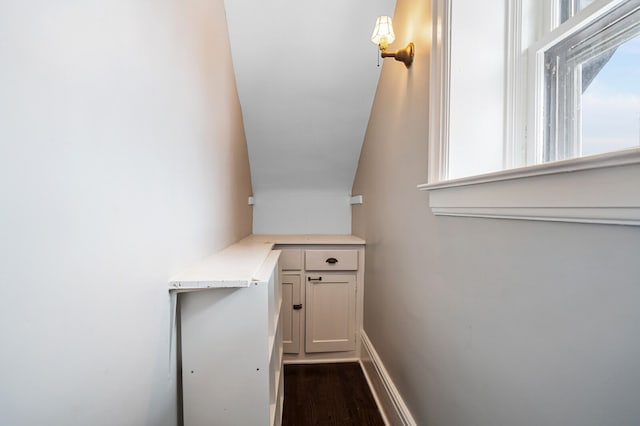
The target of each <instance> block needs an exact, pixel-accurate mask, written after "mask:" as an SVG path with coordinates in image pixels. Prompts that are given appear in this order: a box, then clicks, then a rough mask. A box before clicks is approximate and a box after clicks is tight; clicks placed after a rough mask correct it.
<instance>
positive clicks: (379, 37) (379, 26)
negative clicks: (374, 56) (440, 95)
mask: <svg viewBox="0 0 640 426" xmlns="http://www.w3.org/2000/svg"><path fill="white" fill-rule="evenodd" d="M395 39H396V36H395V34H394V33H393V24H392V23H391V18H390V17H388V16H378V19H377V20H376V27H375V28H374V30H373V35H372V36H371V41H372V42H373V44H377V45H378V47H379V48H380V54H381V56H382V57H383V58H395V60H396V61H400V62H404V64H405V65H406V67H407V68H409V67H410V66H411V63H412V62H413V55H414V46H413V42H411V43H409V44H407V47H405V48H404V49H400V50H396V51H395V52H393V53H387V47H389V43H393V41H394V40H395Z"/></svg>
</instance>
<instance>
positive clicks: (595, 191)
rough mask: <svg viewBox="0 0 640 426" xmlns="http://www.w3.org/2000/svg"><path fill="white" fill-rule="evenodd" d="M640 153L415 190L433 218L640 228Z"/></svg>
mask: <svg viewBox="0 0 640 426" xmlns="http://www.w3.org/2000/svg"><path fill="white" fill-rule="evenodd" d="M638 182H640V148H633V149H629V150H625V151H616V152H611V153H606V154H599V155H593V156H585V157H580V158H574V159H571V160H564V161H555V162H548V163H543V164H537V165H533V166H527V167H520V168H516V169H509V170H502V171H499V172H494V173H487V174H483V175H478V176H470V177H465V178H460V179H453V180H449V181H441V182H436V183H431V184H423V185H418V189H420V190H423V191H429V206H430V207H431V210H432V211H433V213H434V214H435V215H436V216H459V217H481V218H501V219H524V220H543V221H554V222H579V223H599V224H614V225H635V226H640V186H639V185H638Z"/></svg>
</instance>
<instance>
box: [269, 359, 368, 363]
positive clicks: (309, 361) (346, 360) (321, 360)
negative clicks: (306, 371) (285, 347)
mask: <svg viewBox="0 0 640 426" xmlns="http://www.w3.org/2000/svg"><path fill="white" fill-rule="evenodd" d="M358 361H360V359H359V358H324V359H322V358H304V359H303V358H291V359H286V358H285V359H283V360H282V363H283V364H339V363H343V362H358Z"/></svg>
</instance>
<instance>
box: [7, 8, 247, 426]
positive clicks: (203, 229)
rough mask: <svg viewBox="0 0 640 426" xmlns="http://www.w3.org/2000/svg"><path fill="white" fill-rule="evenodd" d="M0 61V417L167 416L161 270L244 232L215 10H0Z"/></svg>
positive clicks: (160, 419) (85, 421)
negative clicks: (0, 345)
mask: <svg viewBox="0 0 640 426" xmlns="http://www.w3.org/2000/svg"><path fill="white" fill-rule="evenodd" d="M0 58H2V59H1V66H0V93H1V94H2V95H1V96H0V166H1V167H0V206H1V207H0V281H1V282H2V283H3V287H4V291H3V292H2V297H0V335H1V336H2V350H0V377H2V385H1V386H0V424H3V425H15V426H18V425H36V424H52V425H154V426H155V425H173V424H175V423H176V380H175V375H176V371H175V366H170V353H169V329H170V316H169V311H170V309H169V295H168V292H167V280H168V278H169V277H170V276H171V275H172V274H174V273H176V272H178V271H179V270H181V269H184V268H185V267H187V266H189V264H190V263H192V262H194V261H196V260H197V259H200V258H202V257H204V256H206V255H208V254H210V252H212V251H214V250H217V249H219V248H222V247H223V246H225V245H227V244H229V243H232V242H234V241H235V240H237V239H239V238H241V237H243V236H244V235H246V234H248V233H250V231H251V220H252V217H251V208H250V207H248V206H247V204H246V199H247V196H248V195H250V194H251V181H250V175H249V170H248V160H247V151H246V144H245V141H244V133H243V128H242V119H241V115H240V107H239V104H238V99H237V93H236V89H235V80H234V76H233V68H232V65H231V56H230V52H229V44H228V38H227V30H226V22H225V18H224V8H223V2H222V0H215V1H205V0H189V1H175V0H167V1H163V2H147V1H140V0H130V1H127V2H113V1H106V0H84V1H71V0H69V1H58V2H50V1H43V0H41V1H30V2H1V3H0ZM173 361H174V362H175V359H174V360H173Z"/></svg>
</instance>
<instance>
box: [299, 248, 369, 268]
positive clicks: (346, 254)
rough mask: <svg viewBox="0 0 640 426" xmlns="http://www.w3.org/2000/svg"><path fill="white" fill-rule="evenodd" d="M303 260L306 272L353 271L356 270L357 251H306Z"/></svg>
mask: <svg viewBox="0 0 640 426" xmlns="http://www.w3.org/2000/svg"><path fill="white" fill-rule="evenodd" d="M304 259H305V261H304V266H305V269H306V270H307V271H355V270H356V269H358V251H357V250H306V251H305V256H304Z"/></svg>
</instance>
